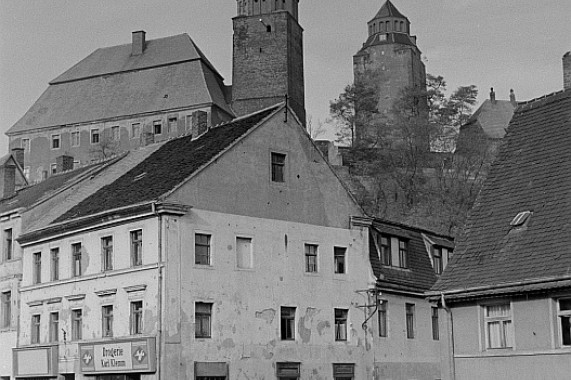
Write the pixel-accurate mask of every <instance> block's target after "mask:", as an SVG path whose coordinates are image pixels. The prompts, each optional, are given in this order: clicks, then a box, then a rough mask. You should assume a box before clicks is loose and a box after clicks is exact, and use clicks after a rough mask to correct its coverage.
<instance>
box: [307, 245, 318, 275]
mask: <svg viewBox="0 0 571 380" xmlns="http://www.w3.org/2000/svg"><path fill="white" fill-rule="evenodd" d="M305 271H306V272H307V273H317V245H315V244H306V245H305Z"/></svg>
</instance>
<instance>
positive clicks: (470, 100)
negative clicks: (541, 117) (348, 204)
mask: <svg viewBox="0 0 571 380" xmlns="http://www.w3.org/2000/svg"><path fill="white" fill-rule="evenodd" d="M371 78H373V79H371ZM374 78H375V74H374V73H366V74H365V75H363V76H361V77H359V78H357V80H356V81H355V83H354V84H352V85H349V86H347V87H346V88H345V91H344V92H343V93H341V94H340V96H339V98H338V99H336V100H335V101H332V102H331V104H330V109H331V117H332V119H333V120H334V121H335V122H336V124H337V126H338V130H339V133H338V141H340V142H344V143H345V144H346V145H349V147H350V148H349V149H348V150H347V152H346V154H345V159H346V161H347V162H348V165H349V168H350V171H349V173H350V178H349V180H350V181H351V182H353V183H354V184H355V182H359V186H355V188H358V189H360V190H359V191H360V194H358V196H357V198H358V199H359V200H360V201H361V203H362V205H363V207H364V208H365V209H366V210H367V211H368V212H369V213H371V214H374V215H378V216H382V217H386V218H391V219H394V220H397V221H402V222H408V223H411V224H415V225H419V226H422V227H426V228H432V229H436V230H439V231H442V232H446V233H454V232H455V230H456V229H457V228H459V227H460V226H461V225H462V224H463V221H464V217H465V215H466V214H467V212H468V210H469V209H470V207H471V205H472V203H473V202H474V200H475V197H476V195H477V193H478V191H479V188H480V186H481V183H482V181H483V178H484V177H485V173H486V169H487V165H488V163H489V160H488V157H487V150H486V148H485V147H486V142H485V141H482V142H478V144H477V148H478V149H474V151H473V152H469V153H470V154H466V155H464V156H462V157H461V156H458V155H453V154H450V153H446V154H445V153H441V154H438V153H434V152H430V140H431V139H433V137H434V136H438V135H439V134H441V133H442V131H443V130H444V129H446V128H459V126H460V125H462V124H463V123H464V122H465V121H466V120H467V118H468V117H469V116H470V114H471V112H472V107H473V106H474V105H475V104H476V97H477V93H478V91H477V88H476V87H475V86H463V87H459V88H458V89H457V90H456V91H454V92H453V93H452V94H451V95H450V96H449V97H447V96H446V94H445V92H446V82H445V80H444V79H443V78H442V77H441V76H433V75H428V76H427V86H426V89H424V88H405V89H404V90H403V91H402V94H401V97H400V98H399V99H398V100H397V101H395V102H394V104H393V107H392V111H391V112H390V113H389V114H386V115H384V114H380V113H379V112H378V111H377V104H378V99H379V91H378V90H377V88H376V85H375V83H378V82H376V81H375V80H374ZM363 131H364V132H363Z"/></svg>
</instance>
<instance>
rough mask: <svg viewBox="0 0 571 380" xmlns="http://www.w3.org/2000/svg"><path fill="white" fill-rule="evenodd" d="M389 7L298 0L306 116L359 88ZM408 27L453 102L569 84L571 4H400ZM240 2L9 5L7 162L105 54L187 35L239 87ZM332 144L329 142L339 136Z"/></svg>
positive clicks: (321, 117) (4, 3)
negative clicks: (51, 93) (59, 85)
mask: <svg viewBox="0 0 571 380" xmlns="http://www.w3.org/2000/svg"><path fill="white" fill-rule="evenodd" d="M383 3H384V0H300V5H299V15H300V16H299V22H300V24H301V26H302V27H303V28H304V54H305V63H304V64H305V93H306V100H305V101H306V109H307V113H308V115H309V116H310V117H311V120H312V124H314V125H317V124H319V122H325V121H326V119H327V117H328V110H329V102H330V101H331V100H333V99H335V98H336V97H337V96H338V95H339V93H340V92H342V91H343V88H344V87H345V86H346V85H347V84H349V83H351V81H352V78H353V73H352V56H353V55H354V54H355V53H356V52H357V51H358V50H359V48H360V47H361V46H362V44H363V42H365V40H366V38H367V25H366V23H367V21H369V20H370V19H372V18H373V17H374V15H375V14H376V12H377V11H378V10H379V9H380V7H381V6H382V4H383ZM393 4H394V5H395V6H396V7H397V8H398V9H399V10H400V11H401V13H403V14H404V15H405V16H407V17H408V19H409V20H410V22H411V33H412V34H413V35H416V36H417V44H418V47H419V48H420V50H421V51H422V53H423V59H424V62H425V65H426V68H427V72H428V73H431V74H434V75H442V76H443V77H444V78H445V79H446V81H447V83H448V89H449V92H450V91H452V90H453V89H455V88H457V87H458V86H462V85H470V84H474V85H476V86H477V87H478V88H479V90H480V96H479V101H480V102H481V101H483V100H484V99H486V98H487V97H488V96H489V95H488V94H489V89H490V87H494V88H495V92H496V96H497V98H498V99H509V90H510V88H513V89H514V90H515V93H516V96H517V98H518V100H529V99H533V98H536V97H540V96H543V95H545V94H548V93H551V92H554V91H558V90H561V89H562V86H563V75H562V63H561V58H562V56H563V54H565V52H567V51H570V50H571V23H570V22H569V20H570V19H571V1H570V0H540V1H538V0H501V1H498V0H393ZM235 15H236V1H235V0H0V120H1V121H2V122H1V124H0V132H2V135H1V137H0V155H3V154H5V153H6V152H7V141H8V140H7V138H6V137H5V135H4V132H5V131H6V130H8V129H9V128H10V127H11V126H12V125H13V124H14V123H15V122H16V121H18V119H19V118H20V117H22V116H23V115H24V113H25V112H26V111H27V110H28V109H29V108H30V107H31V106H32V104H33V103H34V102H35V101H36V99H37V98H38V97H39V96H40V95H41V94H42V92H43V91H45V89H46V88H47V86H48V82H49V81H50V80H52V79H54V78H56V77H57V76H58V75H59V74H61V73H63V72H64V71H66V70H67V69H69V68H70V67H71V66H73V65H74V64H76V63H77V62H79V61H80V60H81V59H83V58H85V57H86V56H88V55H89V54H90V53H91V52H93V51H94V50H96V49H97V48H100V47H107V46H114V45H120V44H127V43H130V42H131V32H133V31H135V30H145V31H146V32H147V39H155V38H161V37H166V36H171V35H176V34H180V33H188V34H189V35H190V36H191V37H192V38H193V40H194V41H195V42H196V44H197V45H198V46H199V47H200V49H201V50H202V51H203V52H204V53H205V55H206V56H207V57H208V58H209V60H210V61H211V62H212V63H213V64H214V66H215V67H216V68H217V69H218V71H219V72H220V73H221V74H222V76H223V77H224V78H225V83H226V84H231V83H232V77H231V76H232V17H234V16H235ZM330 136H331V137H332V135H330Z"/></svg>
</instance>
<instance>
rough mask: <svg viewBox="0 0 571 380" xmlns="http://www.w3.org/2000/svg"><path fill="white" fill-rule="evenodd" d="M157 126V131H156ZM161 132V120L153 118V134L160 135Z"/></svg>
mask: <svg viewBox="0 0 571 380" xmlns="http://www.w3.org/2000/svg"><path fill="white" fill-rule="evenodd" d="M157 127H158V132H157ZM162 134H163V122H162V120H155V121H153V135H155V136H156V135H162Z"/></svg>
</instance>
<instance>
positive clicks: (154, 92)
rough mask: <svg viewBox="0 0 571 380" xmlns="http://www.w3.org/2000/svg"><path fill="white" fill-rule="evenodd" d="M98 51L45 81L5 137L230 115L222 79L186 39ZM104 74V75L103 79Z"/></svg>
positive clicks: (169, 39)
mask: <svg viewBox="0 0 571 380" xmlns="http://www.w3.org/2000/svg"><path fill="white" fill-rule="evenodd" d="M130 49H131V48H130V45H121V46H116V47H112V48H106V49H99V50H97V51H96V52H95V53H93V54H92V55H90V56H89V57H87V58H86V59H84V60H83V61H81V62H80V63H78V64H77V65H75V66H74V67H72V68H71V69H70V70H68V71H67V72H66V73H64V74H62V75H61V76H60V77H58V78H56V79H55V80H54V81H52V82H51V84H50V86H49V87H48V88H47V90H46V91H45V92H44V93H43V94H42V95H41V96H40V98H39V99H38V100H37V101H36V103H35V104H34V105H33V106H32V107H31V108H30V109H29V110H28V111H27V112H26V114H25V115H24V116H23V117H22V118H21V119H20V120H19V121H18V122H16V124H14V125H13V126H12V127H11V128H10V129H9V130H8V132H6V134H8V135H10V134H13V133H18V132H23V131H28V130H32V129H37V128H46V127H53V126H60V125H69V124H75V123H82V122H90V121H99V120H105V119H108V118H113V117H120V116H125V115H137V114H144V113H148V112H161V111H164V112H166V111H169V110H173V109H180V108H185V107H190V106H193V105H208V104H215V105H217V106H218V107H219V108H220V109H222V110H224V111H226V112H227V113H228V114H230V115H232V114H233V113H232V110H231V108H230V106H229V105H228V104H227V102H226V99H225V94H224V92H225V86H224V84H223V80H222V77H220V75H219V74H218V73H217V72H216V71H215V70H214V68H213V67H212V65H211V64H210V63H209V62H208V60H206V58H205V57H204V56H203V54H202V53H200V50H198V48H197V47H196V45H195V44H194V43H193V42H192V40H191V39H190V37H188V35H180V36H175V37H170V38H164V39H160V40H155V41H149V42H148V47H147V49H146V50H145V52H144V53H143V54H142V55H140V56H131V55H130V51H131V50H130ZM103 74H105V75H103Z"/></svg>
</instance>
